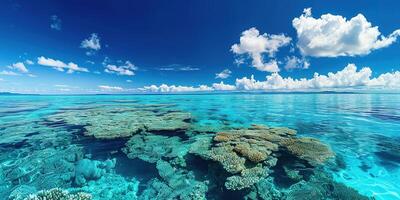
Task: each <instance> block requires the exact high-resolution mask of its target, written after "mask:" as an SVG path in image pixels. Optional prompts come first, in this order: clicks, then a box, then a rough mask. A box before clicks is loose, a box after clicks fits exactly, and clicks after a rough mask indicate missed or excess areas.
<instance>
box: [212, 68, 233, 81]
mask: <svg viewBox="0 0 400 200" xmlns="http://www.w3.org/2000/svg"><path fill="white" fill-rule="evenodd" d="M231 74H232V72H231V70H229V69H224V70H223V71H222V72H220V73H216V74H215V78H220V79H226V78H228V77H229V76H231Z"/></svg>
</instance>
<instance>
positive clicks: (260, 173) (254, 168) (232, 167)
mask: <svg viewBox="0 0 400 200" xmlns="http://www.w3.org/2000/svg"><path fill="white" fill-rule="evenodd" d="M295 135H296V131H294V130H291V129H288V128H270V127H266V126H262V125H252V126H251V127H249V128H242V129H233V130H229V131H224V132H218V133H216V135H215V136H214V138H213V140H212V141H211V140H207V139H203V140H201V141H198V142H197V143H195V144H194V147H192V148H191V150H190V153H192V154H195V155H198V156H200V157H202V158H203V159H205V160H211V161H215V162H218V163H219V164H221V166H222V167H223V168H224V169H225V171H226V172H227V173H228V174H230V176H229V175H228V177H227V179H226V182H225V187H226V188H227V189H228V190H242V189H245V188H250V187H251V186H253V185H254V184H256V183H258V182H259V181H261V180H262V179H264V178H266V177H268V176H269V171H270V168H272V167H274V166H275V165H276V163H277V160H278V159H279V156H284V155H282V154H293V155H294V156H296V157H297V158H299V159H302V160H305V161H307V162H309V164H311V165H317V164H322V163H323V162H324V161H326V160H327V159H329V158H331V157H333V156H334V154H333V153H332V151H331V150H330V149H329V147H327V146H326V145H324V144H322V143H321V142H319V141H318V140H316V139H311V138H296V137H295ZM207 142H209V144H207ZM288 172H289V173H287V174H288V175H290V176H291V177H292V178H294V179H298V180H300V179H302V177H301V175H299V174H296V171H288Z"/></svg>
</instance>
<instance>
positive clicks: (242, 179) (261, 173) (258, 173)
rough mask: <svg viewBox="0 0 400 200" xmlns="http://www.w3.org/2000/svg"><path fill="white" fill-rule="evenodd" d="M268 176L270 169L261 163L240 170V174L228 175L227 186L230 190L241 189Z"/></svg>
mask: <svg viewBox="0 0 400 200" xmlns="http://www.w3.org/2000/svg"><path fill="white" fill-rule="evenodd" d="M266 176H268V169H267V168H263V167H262V166H261V164H259V165H258V166H255V167H253V168H248V169H244V170H243V171H241V172H240V176H239V175H237V176H230V177H228V178H227V179H226V182H225V187H226V188H227V189H229V190H241V189H244V188H248V187H251V186H252V185H254V184H255V183H258V182H259V181H260V180H261V179H262V178H265V177H266Z"/></svg>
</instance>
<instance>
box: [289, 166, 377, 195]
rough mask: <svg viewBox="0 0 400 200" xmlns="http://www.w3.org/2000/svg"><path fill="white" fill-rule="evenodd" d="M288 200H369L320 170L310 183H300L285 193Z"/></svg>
mask: <svg viewBox="0 0 400 200" xmlns="http://www.w3.org/2000/svg"><path fill="white" fill-rule="evenodd" d="M284 199H287V200H299V199H300V200H301V199H304V200H306V199H307V200H308V199H341V200H367V199H369V198H368V197H366V196H362V195H360V194H359V193H358V192H357V191H356V190H354V189H352V188H349V187H347V186H345V185H344V184H342V183H338V182H335V181H334V180H333V178H332V177H331V176H329V175H327V174H326V173H324V172H321V171H319V170H315V171H314V175H313V176H311V178H310V180H309V181H300V182H299V183H297V184H294V185H292V186H291V187H290V188H288V189H287V191H285V192H284Z"/></svg>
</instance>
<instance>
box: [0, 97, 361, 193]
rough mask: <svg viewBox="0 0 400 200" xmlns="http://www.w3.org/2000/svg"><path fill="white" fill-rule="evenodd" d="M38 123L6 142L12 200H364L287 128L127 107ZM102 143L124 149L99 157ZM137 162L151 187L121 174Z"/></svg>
mask: <svg viewBox="0 0 400 200" xmlns="http://www.w3.org/2000/svg"><path fill="white" fill-rule="evenodd" d="M35 123H36V124H37V126H33V127H31V129H32V130H35V131H34V132H33V133H34V134H30V135H29V138H27V137H26V136H24V135H21V136H20V137H15V138H12V141H10V140H11V139H9V140H7V142H8V143H12V144H18V143H22V144H23V145H22V146H23V148H19V149H15V150H12V151H11V150H10V151H3V152H5V153H2V154H1V155H0V158H1V160H12V161H10V162H5V163H2V165H1V168H0V195H2V196H7V197H8V199H9V200H23V199H25V200H44V199H47V200H49V199H51V200H56V199H57V200H64V199H65V200H70V199H77V200H89V199H121V200H122V199H160V200H164V199H183V200H189V199H193V200H194V199H196V200H198V199H226V198H230V199H249V200H250V199H254V200H255V199H368V198H367V197H366V196H363V195H361V194H359V193H358V192H357V191H356V190H354V189H352V188H349V187H347V186H345V185H344V184H342V183H339V182H336V181H335V180H334V178H333V177H332V175H331V174H330V173H329V172H327V171H326V170H325V168H326V166H327V165H338V163H337V162H338V159H337V158H336V155H335V153H334V152H333V151H332V150H331V148H330V147H329V146H328V145H327V144H324V143H323V142H321V141H319V140H317V139H315V138H310V137H300V136H298V135H297V133H296V131H295V130H293V129H289V128H286V127H269V126H266V125H262V124H253V125H251V126H243V127H240V128H238V127H235V128H233V127H228V126H227V127H224V128H219V129H217V128H215V127H207V126H199V125H198V124H196V118H195V117H194V116H193V115H192V114H191V113H189V112H187V111H184V110H180V109H177V108H176V107H174V106H173V105H169V104H139V103H136V102H129V101H128V102H125V101H124V102H123V103H120V104H104V105H96V106H87V105H80V106H72V107H65V108H63V109H59V110H58V111H57V112H53V113H51V114H49V115H46V116H45V117H43V118H41V119H40V120H38V121H37V122H35ZM6 128H10V129H12V128H13V127H12V126H10V127H6ZM32 130H30V131H32ZM49 134H50V136H51V137H49ZM116 141H117V142H116ZM97 142H98V143H101V144H102V145H104V146H107V145H108V146H110V145H114V144H122V145H116V146H111V147H107V148H106V152H105V153H104V155H105V156H102V157H101V156H98V157H97V158H95V156H94V154H95V153H93V152H96V151H95V150H93V151H90V149H91V148H92V149H93V147H92V146H91V145H93V144H95V143H97ZM5 143H6V142H5V141H4V144H5ZM0 144H1V143H0ZM2 148H4V149H7V148H8V146H6V145H3V147H2ZM108 148H109V149H108ZM103 150H104V149H103ZM92 154H93V155H92ZM12 157H14V158H18V159H11V158H12ZM139 161H140V162H142V163H147V164H146V166H147V167H148V168H146V169H147V170H148V171H149V173H150V172H155V174H154V175H153V176H151V178H148V179H139V178H136V177H133V176H131V177H130V176H127V175H126V174H124V173H123V172H122V171H124V172H127V171H128V172H129V171H130V166H127V165H124V166H123V167H122V168H123V170H120V168H121V165H122V164H121V163H129V162H132V163H133V162H134V163H139ZM150 168H151V169H150Z"/></svg>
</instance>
